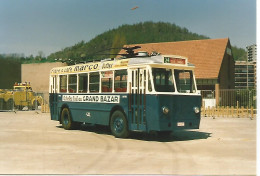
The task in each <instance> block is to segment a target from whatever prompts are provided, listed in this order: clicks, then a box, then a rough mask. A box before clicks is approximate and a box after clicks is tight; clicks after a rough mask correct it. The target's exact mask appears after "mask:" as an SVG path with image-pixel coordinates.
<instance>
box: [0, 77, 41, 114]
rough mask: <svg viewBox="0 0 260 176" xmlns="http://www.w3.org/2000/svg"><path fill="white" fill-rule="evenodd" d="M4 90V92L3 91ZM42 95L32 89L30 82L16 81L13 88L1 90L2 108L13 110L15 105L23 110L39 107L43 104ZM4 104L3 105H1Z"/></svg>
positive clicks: (0, 101)
mask: <svg viewBox="0 0 260 176" xmlns="http://www.w3.org/2000/svg"><path fill="white" fill-rule="evenodd" d="M1 92H2V93H1ZM42 101H43V100H42V97H41V96H37V95H36V94H35V92H33V91H32V87H31V85H30V83H27V82H25V83H15V84H14V89H13V90H2V91H0V110H1V108H2V109H4V110H11V109H12V108H13V107H14V108H16V109H19V110H22V109H23V108H24V107H28V109H37V108H38V106H39V105H41V104H42ZM1 104H2V105H1Z"/></svg>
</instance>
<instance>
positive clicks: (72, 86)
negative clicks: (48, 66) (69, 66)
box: [68, 74, 77, 93]
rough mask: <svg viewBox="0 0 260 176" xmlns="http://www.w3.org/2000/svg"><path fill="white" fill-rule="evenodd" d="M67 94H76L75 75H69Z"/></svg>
mask: <svg viewBox="0 0 260 176" xmlns="http://www.w3.org/2000/svg"><path fill="white" fill-rule="evenodd" d="M68 86H69V93H76V92H77V75H76V74H73V75H69V85H68Z"/></svg>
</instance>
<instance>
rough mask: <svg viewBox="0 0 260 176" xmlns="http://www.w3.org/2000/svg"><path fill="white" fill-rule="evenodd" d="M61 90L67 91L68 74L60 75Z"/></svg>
mask: <svg viewBox="0 0 260 176" xmlns="http://www.w3.org/2000/svg"><path fill="white" fill-rule="evenodd" d="M60 92H67V75H61V76H60Z"/></svg>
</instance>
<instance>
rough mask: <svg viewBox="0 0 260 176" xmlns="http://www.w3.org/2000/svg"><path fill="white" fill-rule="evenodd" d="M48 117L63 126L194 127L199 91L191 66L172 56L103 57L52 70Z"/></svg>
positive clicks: (125, 132) (119, 129)
mask: <svg viewBox="0 0 260 176" xmlns="http://www.w3.org/2000/svg"><path fill="white" fill-rule="evenodd" d="M49 93H50V94H49V96H50V97H49V101H50V111H51V119H52V120H56V121H59V122H60V123H61V124H62V126H63V128H64V129H67V130H69V129H73V128H75V127H76V126H77V125H79V124H80V123H84V124H100V125H106V126H109V127H110V129H111V132H112V134H113V135H114V136H115V137H119V138H126V137H128V136H129V133H130V132H131V131H143V132H151V131H158V132H164V133H171V132H172V131H174V130H178V129H198V128H199V125H200V107H201V95H200V92H199V91H198V90H197V88H196V81H195V76H194V65H192V64H190V63H188V59H187V58H186V57H182V56H176V55H156V56H143V57H137V56H136V57H134V58H124V59H123V58H115V59H110V60H109V59H105V60H101V61H98V62H89V63H85V64H77V65H71V66H64V67H57V68H53V69H52V70H51V71H50V87H49Z"/></svg>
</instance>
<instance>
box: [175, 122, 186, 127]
mask: <svg viewBox="0 0 260 176" xmlns="http://www.w3.org/2000/svg"><path fill="white" fill-rule="evenodd" d="M177 126H178V127H184V126H185V123H184V122H178V123H177Z"/></svg>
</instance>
